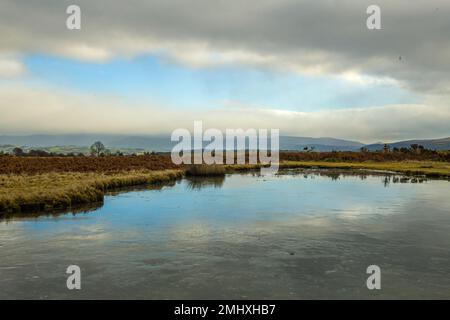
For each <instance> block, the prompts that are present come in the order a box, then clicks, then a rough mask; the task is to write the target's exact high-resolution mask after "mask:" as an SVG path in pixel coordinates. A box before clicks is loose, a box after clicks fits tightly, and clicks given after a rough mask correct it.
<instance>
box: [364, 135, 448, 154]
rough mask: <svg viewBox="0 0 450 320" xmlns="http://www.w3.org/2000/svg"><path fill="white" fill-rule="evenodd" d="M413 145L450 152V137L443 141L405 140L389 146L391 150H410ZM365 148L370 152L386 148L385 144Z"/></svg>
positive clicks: (370, 145)
mask: <svg viewBox="0 0 450 320" xmlns="http://www.w3.org/2000/svg"><path fill="white" fill-rule="evenodd" d="M412 144H418V145H422V146H424V147H425V148H426V149H431V150H450V137H449V138H442V139H427V140H405V141H399V142H394V143H387V145H388V146H390V147H391V148H409V147H410V146H411V145H412ZM365 147H366V148H367V149H369V150H370V151H374V150H381V149H383V147H384V143H375V144H369V145H366V146H365Z"/></svg>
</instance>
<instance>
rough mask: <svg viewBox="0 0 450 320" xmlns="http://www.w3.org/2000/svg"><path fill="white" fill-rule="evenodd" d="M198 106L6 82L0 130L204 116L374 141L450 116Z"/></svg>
mask: <svg viewBox="0 0 450 320" xmlns="http://www.w3.org/2000/svg"><path fill="white" fill-rule="evenodd" d="M430 103H431V102H430ZM436 103H438V102H436ZM11 106H14V108H11ZM204 110H208V111H200V110H198V109H197V110H196V111H189V110H185V111H182V110H179V109H174V108H171V107H170V106H161V105H159V104H158V105H156V104H152V103H151V102H142V101H140V102H135V101H130V100H125V99H121V98H118V97H114V96H106V95H105V96H101V95H87V94H74V93H69V92H61V91H58V92H56V91H55V90H51V89H49V88H42V87H33V88H31V87H24V86H18V85H14V86H13V85H10V86H3V87H1V88H0V114H1V115H2V117H0V128H1V132H0V133H2V134H5V133H115V134H120V133H123V134H168V133H171V132H172V130H174V129H176V128H187V129H190V130H192V127H193V122H194V120H202V121H204V127H205V128H218V129H221V130H224V129H226V128H243V129H246V128H256V129H260V128H267V129H271V128H274V129H280V132H281V134H282V135H297V136H313V137H323V136H330V132H332V135H333V136H334V137H339V138H347V139H357V140H360V141H363V142H375V141H378V140H380V139H381V140H385V141H394V140H399V139H409V138H416V137H417V138H419V137H420V138H435V137H443V136H447V135H448V123H450V107H448V106H444V105H439V104H436V105H433V104H430V105H395V106H383V107H372V108H363V109H358V108H354V109H342V110H328V111H327V110H323V111H317V112H292V111H284V110H277V109H276V108H275V109H266V108H264V109H263V108H258V107H255V106H249V107H245V106H242V105H235V106H222V107H218V108H214V109H204ZM24 128H27V129H26V131H24Z"/></svg>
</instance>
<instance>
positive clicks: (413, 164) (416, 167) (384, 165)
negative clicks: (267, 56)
mask: <svg viewBox="0 0 450 320" xmlns="http://www.w3.org/2000/svg"><path fill="white" fill-rule="evenodd" d="M279 167H280V168H281V169H289V168H292V169H294V168H305V169H311V168H314V169H315V168H319V169H348V170H352V169H353V170H360V169H367V170H384V171H394V172H398V173H402V174H407V175H426V176H428V177H444V178H450V163H449V162H438V161H399V162H397V161H395V162H393V161H389V162H369V161H367V162H328V161H282V162H281V163H280V165H279ZM259 168H261V165H260V164H240V165H226V166H225V169H226V171H227V172H228V173H233V172H239V171H246V170H255V169H259Z"/></svg>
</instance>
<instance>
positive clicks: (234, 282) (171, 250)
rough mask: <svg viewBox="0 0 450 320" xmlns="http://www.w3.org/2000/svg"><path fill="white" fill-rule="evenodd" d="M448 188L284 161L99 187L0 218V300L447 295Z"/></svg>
mask: <svg viewBox="0 0 450 320" xmlns="http://www.w3.org/2000/svg"><path fill="white" fill-rule="evenodd" d="M449 195H450V182H448V181H444V180H426V181H423V179H421V178H419V179H412V180H411V179H409V178H404V177H401V176H395V175H387V174H381V173H377V174H364V175H362V174H340V173H336V172H329V171H296V170H293V171H292V170H291V171H285V172H281V173H280V174H279V175H276V176H260V175H257V174H233V175H227V176H226V177H225V178H215V179H210V178H196V179H183V180H179V181H177V182H176V183H172V185H165V186H160V187H158V188H147V189H140V190H131V191H128V192H120V193H116V194H111V195H108V196H107V197H105V202H104V205H103V206H101V207H99V208H97V209H95V210H93V211H90V212H86V213H77V214H74V213H68V214H60V215H50V216H34V217H33V216H29V217H21V218H19V217H15V218H9V219H4V220H0V256H1V258H0V288H1V290H0V298H2V299H14V298H27V299H55V298H64V299H65V298H77V299H78V298H87V299H93V298H125V299H128V298H133V299H134V298H142V299H197V298H198V299H213V298H217V299H231V298H233V299H265V298H271V299H327V298H333V299H336V298H337V299H339V298H350V299H353V298H362V299H377V298H447V299H448V298H450V198H449ZM69 265H78V266H79V267H80V268H81V287H82V288H81V290H68V289H67V287H66V279H67V277H68V275H67V274H66V269H67V267H68V266H69ZM369 265H378V266H379V267H380V268H381V289H380V290H368V288H367V286H366V280H367V277H368V276H369V275H368V274H367V273H366V269H367V267H368V266H369Z"/></svg>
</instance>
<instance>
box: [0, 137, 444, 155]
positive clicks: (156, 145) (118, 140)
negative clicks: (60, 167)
mask: <svg viewBox="0 0 450 320" xmlns="http://www.w3.org/2000/svg"><path fill="white" fill-rule="evenodd" d="M98 140H100V141H102V142H103V143H104V145H105V146H106V147H107V148H109V149H111V150H126V151H127V152H143V151H158V152H168V151H170V150H171V149H172V147H173V146H174V145H175V142H171V141H170V137H168V136H124V135H105V134H98V135H95V134H69V135H68V134H66V135H27V136H12V135H9V136H8V135H0V150H11V148H13V147H22V148H23V149H25V150H26V149H31V148H35V149H46V150H66V149H67V150H71V151H70V152H76V151H77V150H78V151H79V152H86V151H87V150H88V147H89V146H90V145H91V144H92V143H93V142H94V141H98ZM411 144H420V145H423V146H424V147H425V148H427V149H435V150H450V138H444V139H428V140H407V141H399V142H395V143H388V145H389V146H390V147H392V148H393V147H397V148H402V147H406V148H408V147H410V145H411ZM57 146H59V147H61V148H59V149H58V148H56V149H55V147H57ZM383 146H384V143H376V144H369V145H365V144H363V143H361V142H358V141H350V140H343V139H335V138H327V137H326V138H308V137H291V136H281V137H280V149H281V150H292V151H296V150H304V148H306V147H307V148H308V149H311V148H313V149H314V150H315V151H333V150H336V151H355V150H359V149H360V148H361V147H366V148H368V149H369V150H371V151H374V150H381V149H383ZM62 147H64V148H62ZM63 152H64V151H63Z"/></svg>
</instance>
